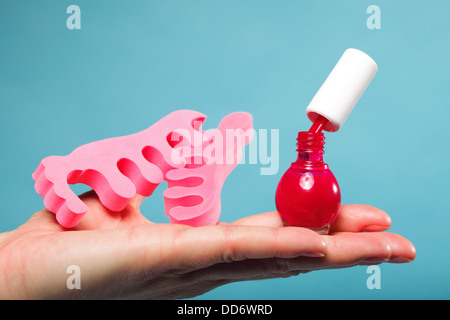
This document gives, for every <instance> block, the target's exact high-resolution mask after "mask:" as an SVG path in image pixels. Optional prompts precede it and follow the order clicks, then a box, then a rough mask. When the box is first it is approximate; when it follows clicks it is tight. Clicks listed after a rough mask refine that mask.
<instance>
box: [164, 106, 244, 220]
mask: <svg viewBox="0 0 450 320" xmlns="http://www.w3.org/2000/svg"><path fill="white" fill-rule="evenodd" d="M201 133H202V141H203V143H202V144H201V146H200V147H199V146H198V143H197V144H195V145H194V147H191V148H190V149H189V148H188V147H186V146H182V147H180V149H183V150H182V151H183V152H184V153H185V158H186V159H187V160H190V161H187V163H186V165H185V166H184V167H182V168H176V169H172V170H170V171H168V172H167V174H166V180H167V184H168V189H167V190H165V191H164V193H163V195H164V200H165V211H166V215H168V216H169V217H170V221H171V222H173V223H182V224H187V225H191V226H204V225H214V224H216V223H217V222H218V220H219V216H220V211H221V197H220V194H221V190H222V186H223V184H224V182H225V179H226V178H227V176H228V175H229V174H230V172H231V171H232V170H233V169H234V168H235V167H236V166H237V164H238V163H239V162H240V161H241V158H242V148H243V147H244V146H245V145H246V144H248V143H249V142H250V140H251V139H252V135H253V126H252V116H251V115H250V114H249V113H245V112H235V113H231V114H229V115H228V116H226V117H225V118H223V119H222V121H221V122H220V124H219V127H218V128H217V129H215V130H210V131H203V132H201Z"/></svg>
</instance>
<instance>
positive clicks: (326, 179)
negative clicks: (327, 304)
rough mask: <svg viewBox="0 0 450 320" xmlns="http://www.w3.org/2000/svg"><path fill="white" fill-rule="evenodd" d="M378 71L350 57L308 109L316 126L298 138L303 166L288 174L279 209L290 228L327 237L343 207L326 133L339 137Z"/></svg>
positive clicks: (354, 54) (359, 56)
mask: <svg viewBox="0 0 450 320" xmlns="http://www.w3.org/2000/svg"><path fill="white" fill-rule="evenodd" d="M377 69H378V67H377V65H376V63H375V61H373V60H372V58H370V57H369V56H368V55H367V54H365V53H364V52H362V51H359V50H356V49H348V50H346V51H345V52H344V54H343V55H342V57H341V58H340V60H339V61H338V63H337V64H336V66H335V67H334V69H333V70H332V72H331V73H330V75H329V76H328V77H327V79H326V80H325V82H324V84H323V85H322V86H321V88H320V89H319V91H318V92H317V93H316V95H315V96H314V98H313V99H312V100H311V102H310V104H309V105H308V107H307V109H306V114H307V116H308V118H309V119H310V120H311V121H312V122H313V124H312V126H311V128H310V129H309V131H300V132H299V133H298V137H297V153H298V156H297V161H295V162H293V163H292V164H291V166H290V168H289V169H288V170H287V171H286V172H285V173H284V175H283V176H282V178H281V180H280V182H279V183H278V187H277V190H276V194H275V203H276V207H277V210H278V213H279V214H280V216H281V218H282V220H283V222H284V224H285V225H290V226H298V227H306V228H310V229H313V230H315V231H317V232H319V233H323V234H326V233H328V232H329V229H330V226H331V225H332V223H333V222H334V220H335V219H336V217H337V215H338V211H339V207H340V204H341V192H340V190H339V185H338V182H337V181H336V178H335V177H334V175H333V173H332V172H331V171H330V169H329V167H328V165H327V164H326V163H324V162H323V154H324V144H325V136H324V134H323V133H322V130H323V131H329V132H336V131H338V130H339V129H340V128H341V127H342V125H343V124H344V122H345V120H346V119H347V117H348V115H349V114H350V112H351V111H352V109H353V107H354V106H355V104H356V102H357V101H358V100H359V98H360V97H361V95H362V94H363V92H364V91H365V89H366V88H367V86H368V85H369V83H370V81H371V80H372V78H373V76H374V75H375V73H376V71H377Z"/></svg>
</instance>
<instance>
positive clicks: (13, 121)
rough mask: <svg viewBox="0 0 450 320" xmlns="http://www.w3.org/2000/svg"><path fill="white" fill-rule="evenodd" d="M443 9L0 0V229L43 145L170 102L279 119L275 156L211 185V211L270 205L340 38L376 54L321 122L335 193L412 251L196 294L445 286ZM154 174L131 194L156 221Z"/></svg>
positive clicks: (447, 88)
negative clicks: (214, 205)
mask: <svg viewBox="0 0 450 320" xmlns="http://www.w3.org/2000/svg"><path fill="white" fill-rule="evenodd" d="M71 5H76V6H77V7H78V8H79V9H80V13H81V14H80V19H79V21H74V20H73V19H72V20H71V19H70V18H71V14H72V13H71V11H69V13H68V12H67V11H68V10H67V9H68V7H70V6H71ZM449 12H450V2H449V1H446V0H434V1H425V0H423V1H407V0H396V1H388V0H376V1H375V2H373V1H365V0H362V1H361V0H340V1H334V0H322V1H300V0H283V1H275V0H214V1H211V0H188V1H186V0H165V1H154V0H151V1H144V0H134V1H122V0H121V1H105V0H97V1H87V0H71V1H66V0H63V1H54V0H53V1H51V0H39V1H35V0H2V1H1V2H0V39H1V41H0V107H1V111H2V115H1V117H0V132H1V140H0V141H1V142H0V143H1V150H2V157H1V158H0V167H1V170H2V184H1V192H0V195H1V203H2V213H1V215H0V231H1V232H5V231H8V230H12V229H15V228H17V227H18V226H20V225H21V224H23V223H24V222H26V221H27V219H28V218H29V217H30V216H31V215H32V214H33V213H34V212H36V211H38V210H40V209H42V208H43V203H42V198H41V197H40V196H39V195H37V193H36V192H35V190H34V182H33V180H32V178H31V174H32V172H33V171H34V169H35V168H36V167H37V165H38V164H39V162H40V160H41V159H42V158H44V157H46V156H49V155H54V154H55V155H65V154H68V153H70V152H71V151H72V150H73V149H75V148H76V147H78V146H80V145H82V144H85V143H88V142H91V141H95V140H100V139H104V138H108V137H114V136H121V135H127V134H131V133H134V132H137V131H140V130H143V129H145V128H147V127H148V126H150V125H151V124H153V123H154V122H156V121H157V120H159V119H160V118H162V117H163V116H165V115H166V114H168V113H170V112H171V111H174V110H177V109H194V110H197V111H200V112H202V113H204V114H205V115H207V116H208V118H207V120H206V122H205V124H204V128H206V129H207V128H214V127H216V126H217V124H218V123H219V121H220V119H221V118H222V117H224V116H225V115H227V114H228V113H230V112H233V111H247V112H250V113H251V114H252V115H253V117H254V127H255V129H267V130H268V131H269V132H270V130H275V129H278V130H279V159H278V160H279V163H278V170H275V171H276V172H274V174H271V175H262V174H261V168H262V167H265V166H267V164H264V163H262V162H261V161H258V163H257V164H248V163H246V164H241V165H239V166H238V167H237V168H236V169H235V170H234V171H233V172H232V173H231V175H230V176H229V177H228V179H227V180H226V182H225V185H224V187H223V190H222V213H221V220H222V221H226V222H231V221H234V220H236V219H239V218H242V217H245V216H248V215H253V214H256V213H261V212H267V211H273V210H275V201H274V196H275V189H276V186H277V183H278V181H279V179H280V177H281V176H282V174H283V173H284V171H285V170H286V169H287V168H288V167H289V165H290V163H291V162H292V161H293V160H294V159H295V155H296V154H295V142H296V141H295V139H296V134H297V132H298V131H300V130H306V129H308V128H309V126H310V121H309V120H308V119H307V117H306V115H305V108H306V106H307V105H308V103H309V101H310V100H311V99H312V97H313V96H314V94H315V93H316V91H317V90H318V89H319V87H320V86H321V84H322V83H323V81H324V80H325V78H326V76H327V75H328V73H329V72H330V71H331V69H332V68H333V67H334V65H335V64H336V62H337V61H338V59H339V57H340V56H341V55H342V53H343V52H344V51H345V49H347V48H357V49H360V50H362V51H364V52H366V53H367V54H369V55H370V56H371V57H372V58H373V59H374V60H375V61H376V62H377V64H378V67H379V69H378V72H377V74H376V75H375V77H374V79H373V81H372V82H371V84H370V85H369V87H368V89H367V90H366V92H365V93H364V95H363V96H362V98H361V99H360V101H359V102H358V104H357V105H356V107H355V109H354V111H353V112H352V114H351V115H350V117H349V118H348V120H347V122H346V123H345V125H344V126H343V128H342V129H341V130H340V131H339V132H337V133H328V134H326V137H327V140H326V147H325V151H326V153H325V162H327V163H328V164H329V165H330V168H331V169H332V171H333V172H334V174H335V175H336V177H337V179H338V181H339V183H340V187H341V192H342V202H343V203H344V204H348V203H361V204H369V205H373V206H375V207H378V208H380V209H382V210H384V211H386V212H387V213H388V214H389V215H390V216H391V218H392V228H391V230H390V231H391V232H395V233H399V234H401V235H403V236H405V237H406V238H408V239H409V240H411V241H412V242H413V243H414V245H415V246H416V249H417V258H416V260H415V261H414V262H412V263H409V264H382V265H380V270H381V288H379V289H369V288H368V286H367V284H366V281H367V279H368V277H369V274H368V273H367V272H368V269H367V266H357V267H353V268H348V269H343V270H325V271H317V272H311V273H308V274H305V275H300V276H297V277H290V278H286V279H274V280H262V281H247V282H241V283H234V284H229V285H225V286H223V287H220V288H217V289H215V290H213V291H211V292H209V293H207V294H204V295H202V296H200V297H198V299H448V298H450V272H448V270H449V269H450V257H449V254H448V246H449V244H450V233H449V232H448V227H449V225H450V206H449V201H448V199H449V191H450V187H449V178H450V173H449V169H448V164H449V162H450V161H449V160H450V148H449V138H450V132H449V129H448V128H449V125H448V121H449V119H450V59H449V57H450V37H449V33H450V18H449ZM374 15H375V16H374ZM273 151H274V152H275V150H273ZM269 152H270V150H269ZM164 187H165V186H164V185H163V186H160V187H159V188H158V189H157V190H156V191H155V193H154V195H152V196H151V197H150V198H148V199H147V200H146V201H145V202H144V204H143V206H142V211H143V213H144V214H145V216H146V217H147V218H148V219H150V220H151V221H155V222H168V218H167V217H166V216H165V215H164V204H163V198H162V191H163V190H164ZM74 190H76V191H77V192H83V191H84V190H87V188H85V187H84V186H74Z"/></svg>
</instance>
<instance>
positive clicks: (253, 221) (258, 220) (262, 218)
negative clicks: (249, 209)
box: [232, 211, 283, 228]
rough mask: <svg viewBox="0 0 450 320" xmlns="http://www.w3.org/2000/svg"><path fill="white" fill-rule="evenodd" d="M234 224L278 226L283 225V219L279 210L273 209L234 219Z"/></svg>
mask: <svg viewBox="0 0 450 320" xmlns="http://www.w3.org/2000/svg"><path fill="white" fill-rule="evenodd" d="M232 224H235V225H242V226H260V227H274V228H278V227H282V226H283V221H282V220H281V218H280V215H279V214H278V212H277V211H272V212H265V213H260V214H256V215H253V216H249V217H245V218H242V219H239V220H236V221H234V222H233V223H232Z"/></svg>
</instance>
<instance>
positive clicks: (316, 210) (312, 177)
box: [275, 117, 341, 233]
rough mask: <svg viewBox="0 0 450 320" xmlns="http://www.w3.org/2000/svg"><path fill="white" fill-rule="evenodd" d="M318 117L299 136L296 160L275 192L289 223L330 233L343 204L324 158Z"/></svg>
mask: <svg viewBox="0 0 450 320" xmlns="http://www.w3.org/2000/svg"><path fill="white" fill-rule="evenodd" d="M323 119H325V118H323V117H320V118H318V120H316V121H315V122H314V124H313V126H312V127H311V129H310V130H309V131H308V132H305V131H301V132H299V133H298V138H297V153H298V156H297V161H295V162H293V163H292V164H291V166H290V168H289V169H288V170H287V171H286V172H285V174H284V175H283V177H282V178H281V180H280V182H279V184H278V187H277V191H276V194H275V202H276V206H277V210H278V212H279V214H280V216H281V218H282V219H283V222H284V223H285V224H286V225H290V226H298V227H306V228H310V229H313V230H315V231H317V232H319V233H328V231H329V228H330V226H331V224H332V223H333V222H334V220H335V219H336V217H337V214H338V211H339V206H340V204H341V193H340V190H339V185H338V182H337V181H336V178H335V177H334V175H333V173H332V172H331V170H330V169H329V167H328V165H327V164H326V163H324V162H323V154H324V144H325V142H324V140H325V136H324V134H323V133H322V132H320V131H321V129H320V127H323V125H322V126H320V123H321V122H325V121H326V119H325V121H323Z"/></svg>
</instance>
